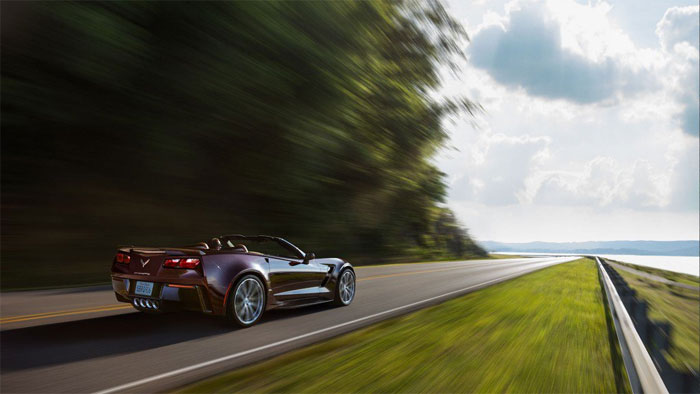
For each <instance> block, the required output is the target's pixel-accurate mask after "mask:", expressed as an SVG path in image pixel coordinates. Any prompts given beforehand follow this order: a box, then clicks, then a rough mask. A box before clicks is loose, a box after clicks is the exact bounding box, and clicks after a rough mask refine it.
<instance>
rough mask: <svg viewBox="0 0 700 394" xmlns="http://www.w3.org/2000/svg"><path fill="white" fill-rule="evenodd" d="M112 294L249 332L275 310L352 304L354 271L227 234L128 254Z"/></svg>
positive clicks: (123, 252) (273, 240)
mask: <svg viewBox="0 0 700 394" xmlns="http://www.w3.org/2000/svg"><path fill="white" fill-rule="evenodd" d="M112 287H113V288H114V292H115V294H116V296H117V300H119V301H121V302H128V303H131V304H132V305H133V306H134V307H135V308H136V309H138V310H140V311H147V312H156V311H163V310H195V311H200V312H204V313H210V314H214V315H221V316H226V317H227V318H229V319H231V320H233V321H235V322H236V323H238V324H239V325H241V326H243V327H249V326H251V325H253V324H255V323H256V322H257V321H258V320H260V317H261V316H262V315H263V312H264V311H266V310H268V309H273V308H292V307H298V306H305V305H313V304H319V303H325V302H329V303H333V304H335V305H339V306H344V305H350V303H351V302H352V300H353V299H354V298H355V271H354V269H353V267H352V265H350V263H348V262H347V261H345V260H342V259H337V258H324V259H320V258H315V256H314V254H313V253H304V252H302V251H301V250H300V249H299V248H297V247H296V246H294V245H293V244H292V243H291V242H289V241H286V240H284V239H282V238H279V237H271V236H267V235H257V236H244V235H224V236H221V237H218V238H212V239H211V240H210V241H209V242H201V243H199V244H197V245H192V246H186V247H177V248H151V247H135V246H129V247H121V248H119V252H118V253H117V255H116V256H115V258H114V262H113V263H112Z"/></svg>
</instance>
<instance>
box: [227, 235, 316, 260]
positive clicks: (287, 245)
mask: <svg viewBox="0 0 700 394" xmlns="http://www.w3.org/2000/svg"><path fill="white" fill-rule="evenodd" d="M219 238H220V239H221V241H222V243H223V244H226V245H227V247H228V248H233V247H234V245H235V244H236V242H234V241H253V242H275V243H277V244H278V245H279V246H281V247H282V248H284V249H285V250H286V251H288V252H290V253H291V254H292V255H294V256H295V257H289V256H277V255H270V256H275V257H280V258H284V259H289V258H297V259H304V258H305V256H306V253H304V252H303V251H302V250H301V249H299V248H298V247H296V246H295V245H294V244H293V243H291V242H289V241H287V240H286V239H284V238H280V237H273V236H270V235H253V236H249V235H241V234H231V235H222V236H220V237H219ZM228 245H231V246H228ZM262 254H265V255H267V253H262Z"/></svg>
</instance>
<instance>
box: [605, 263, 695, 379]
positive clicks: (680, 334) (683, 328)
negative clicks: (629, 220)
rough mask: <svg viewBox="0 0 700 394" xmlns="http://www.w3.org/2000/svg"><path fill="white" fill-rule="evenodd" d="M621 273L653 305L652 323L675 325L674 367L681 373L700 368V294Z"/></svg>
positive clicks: (670, 355)
mask: <svg viewBox="0 0 700 394" xmlns="http://www.w3.org/2000/svg"><path fill="white" fill-rule="evenodd" d="M617 272H618V273H619V274H620V275H621V276H622V277H623V278H624V279H625V281H626V282H627V283H628V284H629V285H630V287H631V288H633V289H634V290H636V291H637V296H638V297H639V298H640V299H643V300H645V301H646V302H647V304H648V305H649V317H650V318H651V319H652V320H656V321H662V322H667V323H669V324H670V325H671V341H670V342H671V346H670V349H669V351H668V352H667V353H666V354H665V356H666V359H667V360H668V362H669V364H671V366H672V367H673V368H674V369H676V370H679V371H688V370H690V369H694V370H695V372H696V373H697V372H698V370H697V368H698V365H700V293H699V292H698V291H694V290H690V289H684V288H681V287H677V286H670V285H665V284H663V283H659V282H656V281H654V280H651V279H647V278H644V277H642V276H639V275H635V274H633V273H630V272H626V271H623V270H617Z"/></svg>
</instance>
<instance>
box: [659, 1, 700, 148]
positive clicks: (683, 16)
mask: <svg viewBox="0 0 700 394" xmlns="http://www.w3.org/2000/svg"><path fill="white" fill-rule="evenodd" d="M699 10H700V7H698V6H689V7H673V8H669V9H668V10H667V11H666V13H665V14H664V16H663V18H662V19H661V21H659V23H658V24H657V25H656V34H657V35H658V36H659V42H660V43H661V47H662V48H663V50H664V51H665V52H666V54H667V55H668V56H669V57H670V59H671V61H670V64H669V66H668V73H669V74H672V75H673V76H677V79H676V83H675V86H674V95H675V99H676V101H677V102H678V103H680V105H681V109H680V111H679V112H678V114H677V116H676V120H677V121H678V123H679V124H680V126H681V128H682V129H683V131H685V132H686V133H688V134H690V135H694V136H697V135H698V130H699V129H700V111H699V107H700V69H699V67H698V57H699V55H698V46H699V44H698V41H699V40H700V38H699V37H698V34H700V29H699V28H698V25H699V24H698V16H699V14H700V11H699Z"/></svg>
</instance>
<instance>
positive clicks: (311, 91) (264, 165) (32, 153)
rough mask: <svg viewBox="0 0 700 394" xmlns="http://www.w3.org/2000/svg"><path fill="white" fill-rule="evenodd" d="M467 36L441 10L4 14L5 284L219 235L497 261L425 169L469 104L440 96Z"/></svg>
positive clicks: (186, 7) (11, 7)
mask: <svg viewBox="0 0 700 394" xmlns="http://www.w3.org/2000/svg"><path fill="white" fill-rule="evenodd" d="M464 38H465V35H464V32H463V31H462V29H461V28H460V27H459V25H458V24H456V23H455V22H454V21H453V20H452V19H451V18H450V17H449V16H448V15H447V14H446V13H445V11H444V9H443V8H442V7H441V6H440V5H439V4H438V3H434V2H417V3H412V2H408V3H406V2H380V1H376V2H375V1H373V2H364V1H363V2H269V3H268V2H216V3H206V4H205V3H197V4H189V3H184V2H174V3H173V2H108V3H95V2H80V3H66V2H51V3H41V2H26V3H3V7H2V193H3V195H2V233H3V234H2V252H3V255H2V269H3V284H4V285H12V286H17V285H20V286H32V285H35V284H37V283H36V281H39V282H43V281H47V282H51V281H54V282H55V281H65V282H66V283H68V282H75V281H87V280H95V281H99V280H104V279H105V278H106V275H107V271H106V269H105V267H106V266H107V265H108V264H109V262H110V261H111V258H112V253H113V251H114V248H115V246H116V245H118V244H141V245H143V244H150V245H152V244H155V245H178V244H185V243H191V242H194V241H200V240H202V239H203V238H208V237H209V236H213V235H217V234H224V233H253V234H255V233H269V234H279V235H282V236H285V237H287V238H289V239H290V240H292V241H295V242H297V243H298V244H299V245H300V246H301V247H302V248H303V249H306V250H312V251H315V252H316V253H317V254H318V255H326V254H333V255H341V256H347V257H355V258H356V259H360V260H362V259H365V260H367V261H383V260H386V259H388V258H390V257H404V256H411V257H416V258H418V257H420V258H426V257H447V256H455V257H456V256H463V255H467V254H474V253H483V251H482V250H481V249H480V248H479V247H478V246H476V245H475V244H474V243H473V242H472V241H471V240H470V239H469V237H468V236H467V234H466V232H465V231H464V230H463V229H461V228H460V227H459V225H458V224H457V223H456V221H455V219H454V217H453V215H452V214H451V213H450V212H449V211H448V210H447V209H446V208H444V207H442V206H441V205H440V203H441V201H442V199H443V198H444V195H445V189H446V186H445V183H444V179H443V178H444V174H442V173H441V172H440V171H439V170H438V169H437V168H436V167H435V166H434V165H432V164H431V162H430V159H431V157H432V156H433V155H434V154H435V152H436V151H437V149H439V148H440V147H441V146H442V144H444V143H445V140H446V134H445V131H444V129H443V126H442V123H443V122H444V121H445V119H446V117H448V116H450V115H451V114H456V113H457V112H460V111H462V110H466V111H467V112H471V111H472V110H473V109H474V108H475V105H474V104H472V103H471V102H470V101H468V100H456V101H438V100H437V99H436V98H435V95H434V94H433V92H434V90H435V89H436V88H437V87H438V86H439V75H438V67H441V66H449V65H450V59H451V58H452V57H453V56H455V55H459V44H460V42H461V40H463V39H464ZM37 275H39V277H38V276H37ZM41 275H43V276H41ZM50 275H56V276H53V277H51V276H50ZM29 278H31V279H29Z"/></svg>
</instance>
